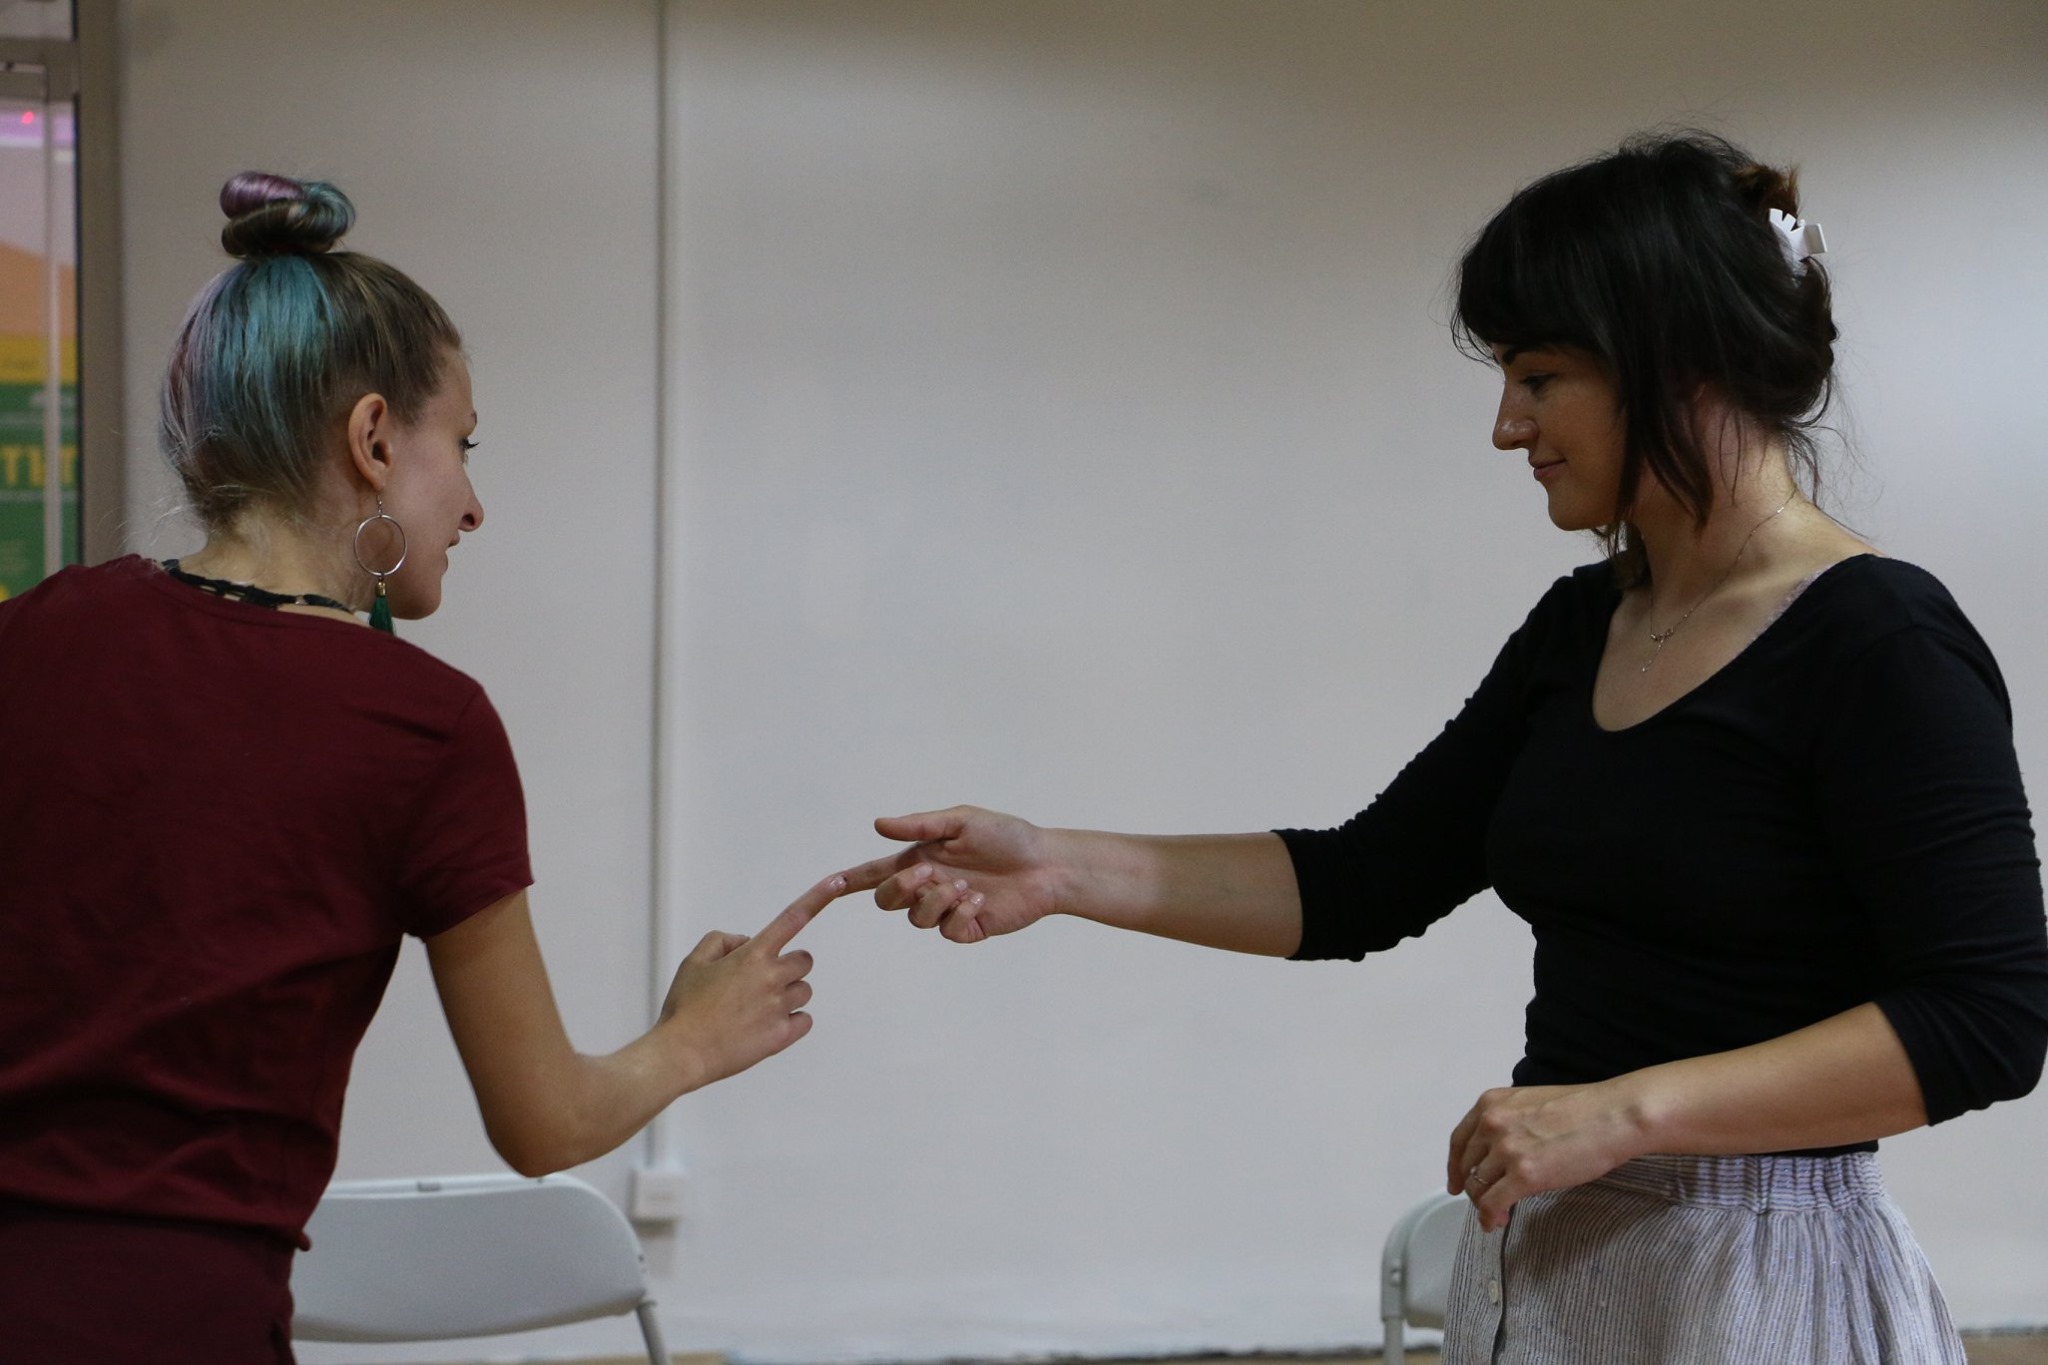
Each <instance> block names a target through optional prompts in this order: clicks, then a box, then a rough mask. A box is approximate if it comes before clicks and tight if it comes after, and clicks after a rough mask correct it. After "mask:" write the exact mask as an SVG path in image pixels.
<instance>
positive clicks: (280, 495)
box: [159, 171, 462, 529]
mask: <svg viewBox="0 0 2048 1365" xmlns="http://www.w3.org/2000/svg"><path fill="white" fill-rule="evenodd" d="M220 203H221V210H222V212H224V213H225V214H226V215H227V217H228V225H227V226H226V227H225V228H224V229H222V231H221V245H222V246H224V247H225V248H227V250H228V253H229V254H230V255H233V256H236V257H238V258H240V259H239V260H238V262H237V263H236V264H235V265H233V266H230V267H229V268H228V269H226V270H225V271H222V272H221V273H220V274H219V275H218V276H216V277H215V278H214V279H213V280H212V281H211V282H210V283H209V284H208V285H207V286H206V288H204V289H202V290H201V291H200V292H199V297H198V298H196V299H194V300H193V301H192V307H191V309H190V310H189V311H187V313H186V314H185V323H184V326H183V327H181V328H180V329H179V332H178V340H177V343H176V344H175V345H174V346H173V347H172V349H171V360H170V365H169V366H168V368H167V369H166V370H165V373H164V384H163V394H162V404H161V424H160V428H159V436H160V439H161V442H162V445H163V451H164V456H165V458H166V459H168V460H169V461H170V462H171V467H172V468H173V469H175V470H176V471H177V473H178V477H179V479H181V480H182V481H183V482H184V485H185V493H186V496H187V497H188V498H189V499H190V500H191V504H192V508H193V510H194V511H195V512H197V513H198V515H199V518H200V520H201V521H203V522H205V523H206V525H207V527H208V528H209V529H213V528H219V527H223V526H226V525H229V524H231V523H232V522H233V521H234V520H235V518H236V517H238V516H239V515H241V513H242V512H243V511H244V510H246V509H248V508H250V507H251V506H255V505H258V504H261V505H266V506H269V507H272V508H274V509H276V510H278V511H280V512H283V513H286V514H297V513H301V512H304V511H305V510H307V509H308V508H309V507H310V505H311V503H312V501H313V498H314V496H315V494H316V491H317V489H318V487H319V482H320V470H321V466H322V464H323V462H325V461H327V460H330V459H334V458H336V457H337V454H338V451H339V449H340V445H339V440H340V436H341V431H342V427H341V424H342V423H343V422H344V421H345V420H346V418H347V416H348V414H349V412H350V411H351V410H352V409H353V408H354V406H355V404H356V402H357V400H359V399H360V398H362V396H363V395H365V394H368V393H378V394H382V395H383V396H384V399H385V401H386V402H388V403H389V404H390V405H391V411H392V414H393V415H394V416H395V417H397V419H398V420H399V421H401V422H412V421H417V420H418V418H419V416H420V413H421V410H422V409H423V408H424V407H425V406H426V403H427V400H428V399H430V398H432V397H433V395H434V392H435V391H436V390H437V389H438V388H439V387H440V384H441V379H442V371H443V370H444V368H445V367H446V365H447V360H448V356H449V355H450V354H451V353H452V352H455V351H459V350H460V349H461V347H462V336H461V334H460V333H459V332H457V331H456V330H455V324H454V323H453V322H451V321H449V319H448V315H447V313H445V312H443V311H442V309H441V305H440V304H438V303H436V302H434V299H433V297H432V296H431V295H429V294H428V293H427V292H426V290H424V289H422V288H420V287H419V286H418V285H417V284H414V283H413V282H412V280H410V279H409V278H407V277H406V276H405V274H404V273H403V272H401V271H399V270H396V269H394V268H392V267H391V266H389V265H386V264H385V263H384V262H382V261H380V260H377V259H375V258H374V257H370V256H363V255H359V254H357V253H355V252H349V251H333V250H331V248H332V247H333V246H334V244H335V243H336V242H338V241H339V240H340V239H341V237H342V235H343V234H344V233H346V232H347V231H348V229H349V227H350V225H351V224H353V223H354V221H355V208H354V206H352V205H351V204H350V203H349V201H348V196H346V195H344V194H343V193H342V192H341V191H340V190H338V189H336V188H335V187H334V186H332V185H329V184H326V183H324V182H321V181H311V182H308V183H305V184H301V183H299V182H298V181H296V180H288V179H286V178H284V177H283V176H276V175H266V174H264V173H262V172H259V171H249V172H244V173H243V174H241V175H238V176H236V177H235V178H234V179H232V180H230V181H228V183H227V185H226V186H225V187H223V188H222V190H221V195H220Z"/></svg>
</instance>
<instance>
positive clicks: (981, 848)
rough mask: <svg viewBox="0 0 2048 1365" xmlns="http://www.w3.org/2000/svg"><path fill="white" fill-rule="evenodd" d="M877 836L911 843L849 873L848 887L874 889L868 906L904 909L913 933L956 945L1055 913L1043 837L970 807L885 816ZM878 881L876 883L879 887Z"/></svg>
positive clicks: (1028, 826)
mask: <svg viewBox="0 0 2048 1365" xmlns="http://www.w3.org/2000/svg"><path fill="white" fill-rule="evenodd" d="M875 831H876V833H878V834H880V835H882V837H883V838H886V839H899V840H902V841H903V842H905V843H907V844H909V845H910V847H909V848H907V849H904V850H903V851H902V852H900V853H895V854H892V855H890V856H889V857H886V858H877V859H875V860H874V861H872V862H868V863H863V864H862V865H861V866H859V867H856V868H850V869H848V870H847V872H846V873H845V874H844V876H845V877H846V880H847V882H848V884H849V885H851V886H856V887H857V886H862V885H867V886H874V887H875V888H876V889H875V904H877V905H879V906H881V907H882V908H883V909H884V910H908V911H909V912H910V922H911V923H912V924H914V925H916V926H917V927H918V928H920V929H937V930H938V931H939V932H940V933H941V934H942V935H944V936H945V937H946V938H949V939H951V940H952V941H953V942H955V943H978V942H980V941H981V940H982V939H985V938H993V937H994V936H995V935H997V934H1008V933H1012V932H1014V931H1016V930H1018V929H1022V928H1024V927H1025V926H1026V925H1028V924H1031V923H1034V922H1035V921H1037V920H1039V919H1041V918H1043V917H1044V916H1046V915H1049V914H1051V913H1052V912H1053V910H1054V909H1056V908H1057V900H1058V896H1057V891H1056V882H1057V876H1056V869H1055V867H1054V866H1053V862H1052V858H1051V850H1050V848H1049V844H1050V834H1051V832H1050V831H1047V830H1042V829H1040V828H1039V827H1038V826H1036V825H1034V824H1032V823H1031V822H1030V821H1028V820H1020V819H1018V818H1017V817H1016V816H1014V815H1003V814H1001V813H999V812H997V811H992V810H982V809H981V808H979V807H977V806H954V807H952V808H951V809H948V810H937V811H924V812H921V813H919V814H916V815H896V816H886V817H884V818H882V819H880V820H877V821H875ZM878 883H879V884H878Z"/></svg>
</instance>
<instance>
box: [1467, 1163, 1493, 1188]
mask: <svg viewBox="0 0 2048 1365" xmlns="http://www.w3.org/2000/svg"><path fill="white" fill-rule="evenodd" d="M1465 1183H1466V1184H1467V1185H1491V1184H1492V1183H1493V1181H1492V1180H1490V1179H1488V1178H1487V1177H1486V1176H1483V1175H1481V1174H1479V1168H1478V1167H1477V1166H1474V1167H1473V1168H1472V1169H1471V1170H1469V1171H1467V1172H1465Z"/></svg>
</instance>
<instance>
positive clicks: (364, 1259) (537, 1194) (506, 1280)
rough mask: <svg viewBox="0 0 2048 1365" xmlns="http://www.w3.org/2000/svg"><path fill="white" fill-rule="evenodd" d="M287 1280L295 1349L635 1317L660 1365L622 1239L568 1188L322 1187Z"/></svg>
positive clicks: (598, 1209)
mask: <svg viewBox="0 0 2048 1365" xmlns="http://www.w3.org/2000/svg"><path fill="white" fill-rule="evenodd" d="M306 1234H307V1236H308V1237H309V1238H310V1239H311V1240H312V1243H313V1247H312V1250H310V1251H303V1252H300V1253H299V1255H298V1257H297V1259H296V1261H295V1262H294V1264H293V1267H292V1297H293V1299H294V1300H295V1302H296V1311H295V1314H294V1317H293V1322H292V1335H293V1336H294V1337H296V1338H297V1339H299V1340H301V1341H441V1340H446V1339H448V1338H451V1337H481V1336H492V1335H495V1334H497V1333H500V1332H524V1331H529V1330H531V1329H533V1328H536V1327H553V1326H557V1325H559V1324H561V1323H565V1322H582V1321H584V1320H586V1319H589V1318H600V1317H608V1316H612V1315H614V1314H621V1313H635V1314H637V1315H638V1317H639V1319H640V1332H641V1335H642V1336H643V1337H645V1338H646V1342H647V1359H648V1360H649V1362H651V1365H670V1362H669V1357H668V1351H667V1348H666V1347H665V1346H663V1345H662V1340H661V1327H660V1325H659V1324H658V1323H657V1322H656V1321H655V1317H654V1300H653V1299H651V1298H649V1297H648V1294H647V1272H646V1267H645V1266H644V1264H643V1263H642V1261H641V1256H640V1239H639V1237H638V1236H636V1235H635V1234H634V1232H633V1225H632V1224H631V1223H628V1222H627V1221H626V1217H625V1215H624V1214H622V1213H620V1212H619V1211H618V1209H617V1208H616V1207H614V1206H613V1204H612V1202H611V1201H610V1200H609V1199H606V1198H605V1197H604V1196H603V1195H602V1194H600V1193H598V1191H597V1190H595V1189H594V1188H592V1187H591V1186H589V1185H587V1184H585V1183H584V1182H583V1181H581V1180H578V1179H576V1178H575V1177H574V1176H567V1175H550V1176H543V1177H541V1178H540V1179H538V1180H529V1179H527V1178H525V1177H523V1176H517V1175H465V1176H446V1177H443V1178H440V1179H435V1180H352V1181H337V1182H336V1183H334V1184H333V1185H330V1186H328V1188H327V1193H326V1194H325V1195H323V1196H321V1199H320V1205H319V1207H318V1208H316V1209H315V1210H314V1211H313V1218H312V1221H311V1222H309V1223H308V1224H307V1225H306Z"/></svg>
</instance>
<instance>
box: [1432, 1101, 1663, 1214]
mask: <svg viewBox="0 0 2048 1365" xmlns="http://www.w3.org/2000/svg"><path fill="white" fill-rule="evenodd" d="M1642 1140H1643V1139H1642V1126H1641V1124H1640V1122H1639V1121H1638V1118H1637V1115H1636V1113H1635V1106H1634V1105H1632V1104H1630V1103H1629V1102H1628V1101H1627V1100H1626V1099H1625V1098H1624V1097H1623V1096H1622V1095H1621V1094H1620V1093H1618V1088H1617V1086H1616V1084H1615V1082H1613V1081H1605V1082H1602V1083H1600V1084H1597V1085H1535V1086H1518V1087H1511V1088H1504V1089H1499V1090H1489V1091H1487V1092H1486V1093H1485V1094H1483V1095H1481V1096H1480V1097H1479V1102H1478V1103H1477V1104H1475V1105H1473V1106H1472V1108H1471V1110H1470V1111H1469V1112H1467V1113H1466V1115H1465V1117H1464V1118H1463V1119H1462V1120H1461V1121H1460V1122H1459V1124H1458V1126H1457V1128H1456V1129H1455V1130H1454V1131H1453V1132H1452V1133H1451V1151H1450V1166H1449V1189H1450V1192H1451V1193H1452V1194H1463V1195H1465V1196H1467V1197H1468V1198H1470V1199H1471V1201H1472V1206H1473V1207H1474V1208H1475V1209H1477V1210H1478V1211H1479V1226H1480V1227H1481V1228H1482V1229H1484V1230H1485V1231H1487V1232H1492V1231H1493V1230H1494V1229H1496V1228H1503V1227H1506V1226H1507V1222H1508V1211H1509V1210H1510V1209H1512V1208H1514V1206H1515V1204H1516V1202H1517V1201H1519V1200H1522V1199H1526V1198H1528V1197H1529V1196H1530V1195H1532V1194H1541V1193H1543V1192H1544V1191H1545V1190H1562V1189H1567V1188H1569V1187H1571V1186H1573V1185H1583V1184H1585V1183H1586V1182H1587V1181H1589V1180H1597V1179H1599V1178H1600V1177H1601V1176H1603V1175H1605V1174H1607V1173H1608V1172H1609V1171H1611V1170H1613V1169H1614V1168H1615V1167H1616V1166H1619V1165H1620V1164H1621V1163H1622V1162H1624V1161H1627V1160H1629V1159H1630V1158H1632V1157H1637V1156H1641V1155H1642V1152H1643V1149H1642V1146H1641V1143H1642Z"/></svg>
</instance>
